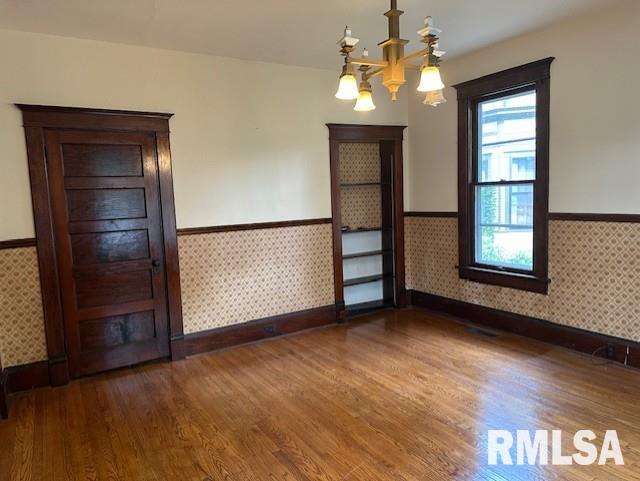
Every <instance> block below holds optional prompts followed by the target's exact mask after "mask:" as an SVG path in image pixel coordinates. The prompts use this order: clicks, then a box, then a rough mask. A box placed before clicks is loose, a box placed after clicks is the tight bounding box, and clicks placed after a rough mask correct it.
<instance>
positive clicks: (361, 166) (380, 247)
mask: <svg viewBox="0 0 640 481" xmlns="http://www.w3.org/2000/svg"><path fill="white" fill-rule="evenodd" d="M390 167H391V165H390V162H385V161H383V159H382V156H381V148H380V143H379V142H377V143H373V142H372V143H345V144H341V146H340V179H339V187H340V199H341V212H340V214H341V219H342V271H343V284H342V285H343V289H344V301H345V308H346V310H347V312H348V313H356V312H358V313H359V312H364V311H368V310H371V309H378V308H380V307H384V306H386V305H390V304H393V298H394V295H393V245H392V242H391V227H392V226H391V219H390V216H389V215H385V212H388V211H389V210H390V205H387V204H389V203H390V200H391V198H392V196H391V171H390Z"/></svg>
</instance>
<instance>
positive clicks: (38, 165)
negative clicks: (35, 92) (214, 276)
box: [16, 104, 185, 386]
mask: <svg viewBox="0 0 640 481" xmlns="http://www.w3.org/2000/svg"><path fill="white" fill-rule="evenodd" d="M16 106H17V107H18V108H19V109H20V110H21V111H22V118H23V123H24V129H25V135H26V143H27V158H28V164H29V177H30V183H31V198H32V204H33V215H34V224H35V231H36V243H37V248H38V267H39V270H40V284H41V291H42V304H43V313H44V322H45V335H46V340H47V355H48V365H49V381H50V383H51V385H53V386H59V385H63V384H66V383H68V382H69V361H68V358H67V350H66V345H65V330H64V318H63V309H62V299H61V285H60V278H59V275H58V274H59V273H58V268H57V266H58V261H57V252H56V246H55V236H54V232H53V226H52V220H53V217H52V210H51V202H50V190H49V180H48V176H47V158H46V151H45V132H46V131H47V130H50V129H56V130H61V129H64V130H84V131H87V130H96V131H104V132H108V131H117V132H143V133H148V134H152V135H154V136H155V141H156V150H157V151H156V157H157V163H158V165H157V168H158V182H159V192H160V210H161V219H162V243H163V248H164V254H165V276H166V279H165V282H166V290H167V306H168V313H167V316H168V320H169V322H168V325H169V343H170V353H171V358H172V359H173V360H177V359H183V358H184V357H185V354H184V345H183V339H184V334H183V322H182V301H181V293H180V267H179V261H178V243H177V235H176V219H175V207H174V198H173V177H172V173H171V150H170V144H169V119H170V118H171V117H172V115H173V114H166V113H154V112H133V111H121V110H103V109H87V108H76V107H56V106H43V105H25V104H16Z"/></svg>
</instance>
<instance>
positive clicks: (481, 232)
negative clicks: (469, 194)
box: [475, 184, 533, 271]
mask: <svg viewBox="0 0 640 481" xmlns="http://www.w3.org/2000/svg"><path fill="white" fill-rule="evenodd" d="M475 240H476V245H475V257H476V258H475V261H476V263H479V264H489V265H497V266H502V267H509V268H514V269H523V270H529V271H531V270H533V184H520V185H501V186H493V185H491V186H489V185H487V186H482V185H480V186H478V187H476V226H475Z"/></svg>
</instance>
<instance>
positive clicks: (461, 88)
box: [453, 57, 555, 100]
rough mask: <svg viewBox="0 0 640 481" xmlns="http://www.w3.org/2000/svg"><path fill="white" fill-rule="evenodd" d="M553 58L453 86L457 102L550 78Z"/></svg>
mask: <svg viewBox="0 0 640 481" xmlns="http://www.w3.org/2000/svg"><path fill="white" fill-rule="evenodd" d="M554 59H555V57H547V58H543V59H541V60H537V61H535V62H530V63H528V64H525V65H520V66H518V67H513V68H510V69H506V70H502V71H500V72H496V73H492V74H489V75H485V76H484V77H479V78H476V79H473V80H467V81H466V82H461V83H458V84H456V85H453V88H455V89H456V90H457V91H458V100H460V99H465V98H471V97H482V96H486V95H492V94H495V93H499V92H501V91H505V90H511V89H513V88H514V87H515V86H521V85H527V84H533V83H535V82H536V81H537V80H539V79H548V78H550V68H551V62H553V61H554Z"/></svg>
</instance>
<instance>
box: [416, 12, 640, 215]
mask: <svg viewBox="0 0 640 481" xmlns="http://www.w3.org/2000/svg"><path fill="white" fill-rule="evenodd" d="M639 40H640V1H637V0H630V1H628V2H623V3H622V4H618V5H614V6H613V7H612V8H611V9H608V10H602V11H597V12H593V13H590V14H586V15H583V16H580V17H575V18H573V19H569V20H566V21H563V22H561V23H558V24H555V25H553V26H551V27H548V28H546V29H544V30H540V31H536V32H533V33H530V34H527V35H523V36H520V37H516V38H513V39H510V40H508V41H505V42H502V43H499V44H496V45H494V46H492V47H490V48H486V49H483V50H481V51H478V52H475V53H471V54H468V55H464V56H461V57H458V58H455V59H453V60H450V61H446V62H444V64H443V72H442V75H443V79H444V81H445V83H446V84H447V85H453V84H456V83H459V82H462V81H466V80H471V79H474V78H477V77H480V76H482V75H486V74H490V73H493V72H497V71H500V70H503V69H506V68H510V67H516V66H518V65H522V64H525V63H527V62H531V61H534V60H539V59H542V58H545V57H556V60H555V61H554V63H553V64H552V67H551V69H552V70H551V140H550V142H551V145H550V148H551V158H550V172H551V178H550V210H551V212H595V213H634V214H637V213H640V188H638V182H640V95H639V94H638V82H639V80H638V79H639V78H640V61H639V60H640V55H639V54H638V48H639V46H640V44H639ZM443 48H445V49H446V32H445V33H444V34H443ZM446 96H447V98H448V100H449V102H448V103H447V104H445V105H442V106H440V107H438V108H436V109H431V108H426V107H425V106H423V105H422V104H421V102H420V100H421V99H420V97H418V96H417V93H414V94H412V99H411V100H410V102H409V134H410V137H411V144H410V148H409V159H410V162H409V169H410V171H411V178H410V179H409V190H410V194H409V202H408V203H409V205H408V209H410V210H422V211H455V210H457V130H456V129H457V110H456V109H457V103H456V94H455V90H454V89H451V88H449V89H447V92H446Z"/></svg>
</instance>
